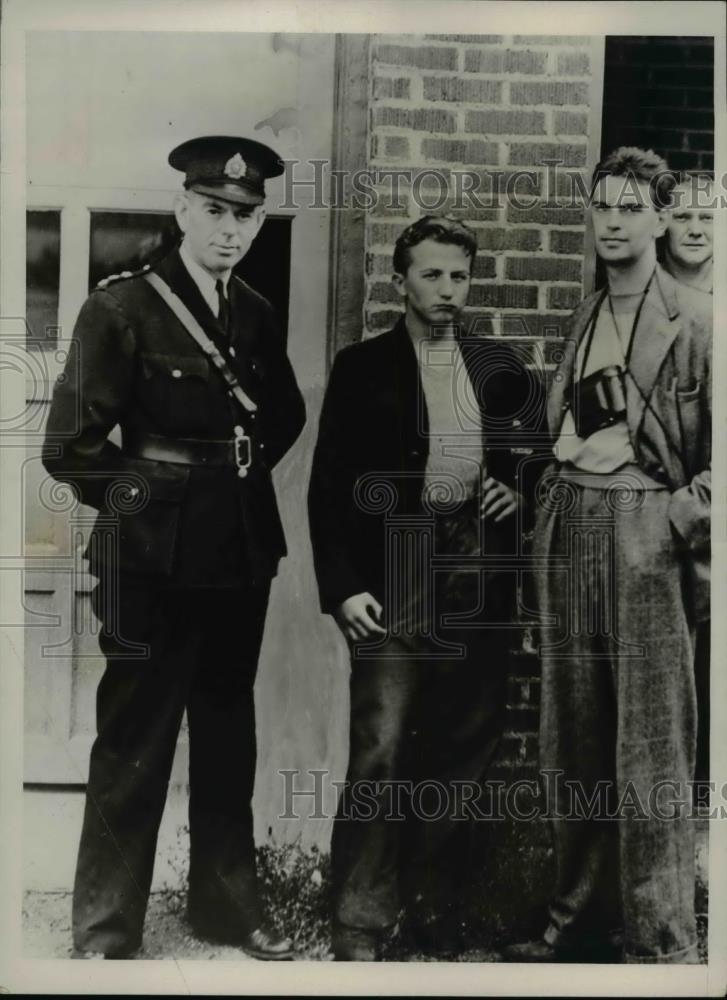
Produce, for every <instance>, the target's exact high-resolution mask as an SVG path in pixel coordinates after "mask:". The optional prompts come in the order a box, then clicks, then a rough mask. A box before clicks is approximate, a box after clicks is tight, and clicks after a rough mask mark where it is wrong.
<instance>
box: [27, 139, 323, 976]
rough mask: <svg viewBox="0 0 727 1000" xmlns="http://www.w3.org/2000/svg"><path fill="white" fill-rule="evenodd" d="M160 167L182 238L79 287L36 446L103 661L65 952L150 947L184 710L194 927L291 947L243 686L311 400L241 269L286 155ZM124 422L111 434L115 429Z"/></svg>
mask: <svg viewBox="0 0 727 1000" xmlns="http://www.w3.org/2000/svg"><path fill="white" fill-rule="evenodd" d="M169 160H170V163H171V165H172V166H173V167H175V168H176V169H179V170H182V171H184V173H185V175H186V178H185V185H184V188H185V189H184V191H183V192H182V193H180V194H179V196H178V198H177V201H176V204H175V212H176V217H177V222H178V224H179V226H180V228H181V230H182V232H183V233H184V238H183V240H182V242H181V245H180V246H179V247H178V248H177V249H175V250H174V251H173V252H172V253H171V254H169V256H167V257H165V258H164V259H163V260H162V261H161V263H160V264H159V265H158V266H157V267H155V268H154V269H153V270H150V269H148V268H145V272H144V273H139V274H135V275H122V276H121V280H109V281H104V282H102V283H101V285H102V286H103V287H99V288H98V289H97V290H95V291H94V292H93V293H92V294H91V295H90V297H89V298H88V300H87V301H86V303H85V304H84V306H83V308H82V309H81V312H80V315H79V317H78V322H77V324H76V327H75V330H74V335H73V339H72V341H71V346H70V351H69V358H68V364H67V367H66V371H65V374H64V376H63V377H62V378H61V379H59V381H58V384H57V386H56V388H55V392H54V395H53V401H52V405H51V410H50V416H49V419H48V427H47V436H46V441H45V446H44V451H43V461H44V464H45V467H46V469H47V470H48V471H49V472H50V473H51V475H53V476H54V477H55V478H56V479H58V480H60V481H61V482H65V483H69V484H71V485H72V486H73V488H74V489H75V490H76V492H77V494H78V496H79V497H80V499H81V501H82V502H83V503H84V504H88V505H90V506H92V507H95V508H96V509H97V510H98V511H99V515H98V518H97V521H96V524H95V527H94V531H93V533H92V535H91V539H90V542H89V546H88V549H87V555H88V558H89V561H90V569H91V572H92V573H93V574H95V575H96V576H97V577H98V578H99V584H98V586H97V588H96V590H95V591H94V595H93V601H94V610H95V612H96V614H97V615H98V616H99V618H100V620H101V622H102V633H101V639H100V642H101V649H102V651H103V653H104V655H105V657H106V671H105V673H104V675H103V678H102V680H101V682H100V685H99V689H98V696H97V728H98V736H97V739H96V741H95V743H94V746H93V749H92V752H91V764H90V773H89V779H88V788H87V798H86V810H85V816H84V822H83V831H82V835H81V845H80V850H79V857H78V867H77V872H76V882H75V889H74V897H73V936H74V943H75V947H76V955H77V956H78V957H87V956H89V955H90V956H92V957H105V958H124V957H128V956H130V955H132V954H133V952H134V951H135V950H136V949H138V948H139V946H140V944H141V940H142V929H143V923H144V915H145V910H146V905H147V899H148V894H149V888H150V884H151V877H152V869H153V863H154V853H155V846H156V839H157V833H158V829H159V823H160V820H161V816H162V811H163V808H164V802H165V798H166V791H167V784H168V781H169V776H170V771H171V766H172V759H173V756H174V749H175V745H176V741H177V735H178V732H179V727H180V723H181V720H182V714H183V712H184V711H185V709H186V711H187V718H188V722H189V754H190V763H189V767H190V774H189V782H190V807H189V827H190V841H191V858H190V871H189V899H188V915H189V918H190V921H191V923H192V926H193V928H194V929H195V930H196V932H197V933H199V934H200V935H204V936H209V937H214V938H216V939H220V940H225V941H227V942H229V943H232V944H236V945H239V946H240V947H242V948H244V949H245V950H246V951H247V952H248V953H250V954H252V955H254V956H255V957H258V958H268V959H276V958H286V957H289V956H290V951H291V946H290V942H289V941H287V940H284V939H281V938H280V937H279V936H278V935H276V934H275V933H274V932H273V931H271V930H270V928H269V927H267V926H266V923H265V918H264V913H263V909H262V903H261V900H260V895H259V891H258V887H257V883H256V872H255V853H254V842H253V831H252V813H251V805H250V801H251V796H252V791H253V781H254V775H255V759H256V740H255V718H254V704H253V684H254V681H255V672H256V668H257V659H258V653H259V649H260V643H261V638H262V631H263V625H264V621H265V612H266V607H267V602H268V593H269V589H270V581H271V578H272V577H273V576H274V575H275V573H276V571H277V565H278V561H279V559H280V557H281V556H283V555H284V554H285V539H284V536H283V530H282V526H281V522H280V517H279V514H278V508H277V504H276V499H275V493H274V490H273V485H272V480H271V470H272V469H273V467H274V466H275V464H276V463H277V462H278V461H279V460H280V458H282V456H283V455H284V454H285V453H286V452H287V451H288V449H289V448H290V446H291V445H292V444H293V442H294V441H295V439H296V438H297V436H298V434H299V433H300V430H301V428H302V426H303V423H304V419H305V413H304V405H303V400H302V397H301V394H300V392H299V390H298V386H297V384H296V381H295V377H294V375H293V371H292V368H291V366H290V363H289V361H288V358H287V356H286V353H285V348H284V345H283V341H282V339H281V335H280V332H279V330H278V328H277V326H276V322H275V319H274V315H273V310H272V307H271V306H270V304H269V303H268V302H267V301H266V300H265V299H263V298H262V297H261V296H260V295H258V294H257V293H256V292H254V291H253V290H252V289H251V288H250V287H248V286H247V285H246V284H245V283H244V282H243V281H241V280H240V279H239V278H237V277H236V276H235V275H233V274H232V269H233V267H234V266H235V264H237V262H238V261H239V260H240V259H241V258H242V257H243V256H244V255H245V254H246V252H247V251H248V249H249V247H250V245H251V243H252V241H253V239H254V238H255V236H256V235H257V233H258V231H259V229H260V227H261V225H262V223H263V220H264V216H265V210H264V200H265V192H264V181H265V178H266V177H272V176H275V175H276V174H279V173H281V172H282V170H283V164H282V162H281V161H280V160H279V159H278V157H277V156H276V154H275V153H274V152H273V151H272V150H271V149H269V148H268V147H266V146H263V145H261V144H260V143H256V142H252V141H251V140H247V139H237V138H231V137H229V138H228V137H205V138H200V139H195V140H191V141H190V142H187V143H185V144H183V145H182V146H180V147H177V149H175V150H174V151H173V152H172V153H171V154H170V158H169ZM150 279H151V280H150ZM191 328H193V329H195V330H196V331H197V335H198V336H199V335H201V338H202V340H203V342H204V343H205V345H206V346H205V349H204V350H203V349H202V348H201V347H200V346H199V344H198V343H197V342H196V340H195V339H194V338H193V336H192V335H191V333H190V329H191ZM213 355H215V356H217V361H215V359H214V357H213ZM219 358H222V359H223V367H225V368H226V371H227V373H228V377H227V378H225V376H224V374H223V371H222V370H221V369H220V367H219ZM235 382H237V385H236V386H235V385H234V383H235ZM116 425H119V426H120V429H121V438H122V443H121V446H120V447H119V446H117V445H116V444H114V443H113V442H112V441H111V440H110V439H109V433H110V432H111V430H112V429H113V428H114V427H115V426H116Z"/></svg>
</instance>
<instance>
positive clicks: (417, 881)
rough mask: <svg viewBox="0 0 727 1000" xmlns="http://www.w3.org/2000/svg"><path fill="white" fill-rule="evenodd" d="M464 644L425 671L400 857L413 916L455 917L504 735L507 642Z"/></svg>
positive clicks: (499, 637)
mask: <svg viewBox="0 0 727 1000" xmlns="http://www.w3.org/2000/svg"><path fill="white" fill-rule="evenodd" d="M461 638H463V640H464V641H465V643H466V645H467V656H466V657H465V658H464V659H463V660H461V661H453V662H447V663H444V664H442V663H436V662H435V663H431V664H426V663H425V664H423V665H422V667H421V670H422V685H421V688H420V692H419V698H418V702H417V710H416V716H415V717H416V723H415V725H416V729H417V732H416V735H415V737H414V738H413V740H412V755H411V757H410V760H409V773H410V775H411V778H412V783H413V788H414V796H413V801H412V803H411V812H410V817H409V823H408V828H407V830H406V834H405V846H404V850H403V852H402V865H401V884H402V892H403V896H404V898H405V900H406V901H407V905H408V907H409V908H410V909H411V911H412V915H413V916H415V918H416V919H417V920H418V921H419V922H425V923H426V922H429V921H432V920H437V919H438V918H442V917H446V916H447V915H450V914H454V913H455V911H456V910H457V909H458V906H457V904H458V902H459V901H460V900H461V897H462V894H463V891H464V889H465V887H466V886H467V885H468V884H469V881H470V880H471V877H472V870H471V859H472V853H473V850H474V844H475V840H474V838H475V827H474V823H473V821H472V815H473V814H474V815H477V810H478V808H479V807H480V806H481V786H482V781H483V778H484V776H485V774H486V772H487V768H488V767H489V765H490V763H491V762H492V759H493V757H494V755H495V751H496V749H497V746H498V744H499V742H500V738H501V736H502V730H503V725H504V718H505V697H506V678H507V642H506V637H505V635H504V634H503V632H502V631H501V630H495V629H493V630H484V631H476V630H472V631H471V633H470V634H467V633H463V634H462V636H461Z"/></svg>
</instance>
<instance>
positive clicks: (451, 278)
mask: <svg viewBox="0 0 727 1000" xmlns="http://www.w3.org/2000/svg"><path fill="white" fill-rule="evenodd" d="M409 261H410V263H409V267H408V269H407V272H406V274H395V275H394V277H393V281H394V284H395V285H396V287H397V288H398V290H399V292H400V294H401V295H403V296H404V298H405V299H406V304H407V309H410V310H411V311H412V312H413V313H414V314H415V315H416V316H417V317H418V318H419V319H420V320H421V321H422V322H423V323H426V324H428V325H429V326H449V325H450V324H451V323H452V322H454V321H455V320H456V319H457V317H458V316H459V315H460V313H461V312H462V309H463V308H464V306H465V304H466V302H467V296H468V294H469V290H470V269H471V267H472V259H471V258H470V257H468V256H467V254H466V253H465V251H464V250H463V249H462V247H459V246H455V245H454V244H452V243H437V242H436V241H435V240H423V241H422V242H421V243H418V244H417V245H416V246H414V247H412V248H411V249H410V250H409Z"/></svg>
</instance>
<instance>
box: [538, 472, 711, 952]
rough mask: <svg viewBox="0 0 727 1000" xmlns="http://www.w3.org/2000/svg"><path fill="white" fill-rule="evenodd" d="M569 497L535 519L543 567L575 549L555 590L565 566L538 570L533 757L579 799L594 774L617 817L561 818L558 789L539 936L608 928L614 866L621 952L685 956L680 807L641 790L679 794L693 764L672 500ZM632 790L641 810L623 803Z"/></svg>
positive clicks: (685, 869)
mask: <svg viewBox="0 0 727 1000" xmlns="http://www.w3.org/2000/svg"><path fill="white" fill-rule="evenodd" d="M574 495H575V497H576V500H575V503H574V506H573V507H572V508H571V509H570V510H569V511H567V512H566V513H565V514H564V513H563V512H560V513H554V514H552V515H550V516H548V517H544V518H541V532H540V540H539V546H542V547H543V548H541V552H542V551H545V550H549V551H550V555H551V564H554V563H555V561H556V560H557V558H558V556H563V555H564V554H565V553H569V554H570V557H571V561H570V565H566V566H565V567H564V570H565V572H566V575H568V574H569V580H568V581H566V586H565V588H564V587H563V580H562V579H561V583H560V587H559V586H558V585H557V584H556V583H554V579H553V578H554V576H556V575H557V573H558V572H561V574H562V572H563V571H562V570H555V569H554V568H553V565H551V567H550V568H549V569H546V570H543V571H542V572H541V573H540V574H539V576H540V581H539V592H540V598H541V600H540V604H541V610H542V611H543V612H544V613H546V614H547V613H554V612H555V613H556V614H558V615H559V616H560V619H559V627H551V628H549V629H547V630H546V633H545V637H544V638H545V644H544V648H543V707H542V716H541V732H542V737H541V759H542V762H543V765H544V767H547V768H551V769H560V770H562V771H563V772H564V774H563V778H564V779H576V780H577V781H579V782H581V783H584V791H585V792H586V793H588V792H589V791H590V793H593V791H594V790H595V788H596V785H597V783H598V781H603V782H604V783H605V784H606V785H607V786H608V787H609V788H611V789H612V801H613V799H616V800H617V802H618V804H619V806H620V808H619V811H618V816H619V818H618V820H617V821H615V822H614V821H610V820H607V821H605V822H599V823H597V824H596V823H593V822H590V821H588V820H585V819H571V820H566V819H565V815H566V814H567V811H568V809H569V807H571V806H572V797H570V796H568V795H565V794H564V795H563V796H562V799H559V797H558V795H557V794H556V795H555V796H554V799H553V802H554V810H555V813H556V818H555V821H554V823H553V833H554V841H555V847H556V857H557V860H558V885H557V890H556V894H555V899H554V902H553V904H552V906H551V925H550V927H549V929H548V931H547V932H546V937H547V939H548V940H549V941H550V942H551V943H557V942H559V941H560V942H563V943H565V942H567V941H568V940H569V939H570V940H572V939H573V938H578V937H583V936H584V935H585V934H586V933H588V932H589V931H596V930H597V929H598V928H599V927H600V929H601V930H602V931H603V932H606V930H607V927H608V916H607V915H608V914H610V913H612V912H614V907H613V902H612V901H613V896H614V894H613V891H611V892H610V899H609V879H610V885H611V886H613V885H614V884H616V883H617V878H616V873H617V872H619V871H620V877H619V878H618V883H619V884H620V895H621V902H622V914H623V923H624V939H625V948H626V953H627V957H629V958H630V959H632V960H636V961H688V960H691V959H692V958H693V955H694V954H695V941H696V936H695V930H694V837H693V829H692V826H691V821H690V820H689V819H688V818H687V817H686V815H685V811H684V810H683V809H682V811H681V813H680V814H679V815H677V816H676V818H674V819H671V820H668V821H664V820H662V819H661V818H660V817H659V816H658V815H654V814H653V811H652V809H653V801H652V798H651V797H650V796H651V795H652V792H653V790H654V788H655V786H656V785H657V784H658V783H659V782H664V781H666V782H673V783H675V784H676V787H677V788H678V789H680V791H681V795H682V798H683V799H684V798H685V797H686V782H687V781H688V780H689V779H690V778H691V776H692V773H693V767H694V714H695V709H694V705H695V696H694V683H693V675H692V669H691V668H692V654H691V644H690V638H689V631H688V628H687V624H686V618H685V615H684V608H683V604H682V599H681V581H680V573H679V567H678V564H677V562H676V558H675V555H674V550H673V543H672V540H671V528H670V526H669V521H668V517H667V505H668V494H667V493H666V492H662V491H653V492H650V491H647V492H646V493H642V494H640V497H641V499H640V502H637V503H636V504H635V505H634V506H632V507H631V508H630V509H620V508H619V506H618V501H617V500H615V499H614V498H613V497H611V498H610V499H609V496H608V494H607V493H606V492H605V491H602V490H598V491H592V490H588V489H584V490H581V489H580V488H575V494H574ZM637 500H638V497H637ZM609 553H611V554H610V555H609ZM548 578H550V579H548ZM566 593H570V594H571V598H570V599H569V602H568V603H566V602H565V599H564V597H563V595H564V594H566ZM579 595H580V598H581V599H580V600H579V599H578V598H579ZM596 595H598V599H597V600H594V599H593V597H595V596H596ZM589 608H590V609H591V617H589ZM579 609H580V611H579ZM580 612H582V614H581V613H580ZM594 623H595V628H594ZM585 626H587V627H585ZM589 633H591V634H590V635H589ZM583 634H585V640H583V638H582V635H583ZM588 647H590V648H588ZM569 657H570V659H569ZM599 664H600V666H601V669H600V670H599ZM594 733H595V734H596V738H597V745H594V739H593V734H594ZM609 757H610V759H609ZM628 796H632V797H633V798H634V799H635V802H636V803H637V805H636V806H635V807H633V808H631V809H630V808H629V807H627V808H626V809H624V802H625V801H627V797H628ZM614 804H615V803H614ZM642 811H645V815H642ZM677 812H678V811H677ZM614 834H617V836H618V842H617V843H616V842H615V840H614ZM594 915H597V920H596V922H595V923H594V920H593V917H594Z"/></svg>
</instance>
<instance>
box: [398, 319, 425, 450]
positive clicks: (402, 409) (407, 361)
mask: <svg viewBox="0 0 727 1000" xmlns="http://www.w3.org/2000/svg"><path fill="white" fill-rule="evenodd" d="M392 348H393V355H394V357H393V363H392V366H391V371H392V374H393V376H394V381H395V385H396V399H397V409H398V411H399V419H400V433H401V437H402V441H403V444H404V447H405V448H412V447H421V448H425V449H427V450H428V445H429V442H428V434H429V414H428V411H427V405H426V400H425V398H424V389H423V387H422V380H421V375H420V373H419V358H418V357H417V352H416V348H415V347H414V344H413V343H412V339H411V337H410V336H409V332H408V330H407V328H406V322H405V321H404V317H403V316H402V318H401V319H400V320H399V322H398V323H397V324H396V326H395V327H394V330H393V333H392Z"/></svg>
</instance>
